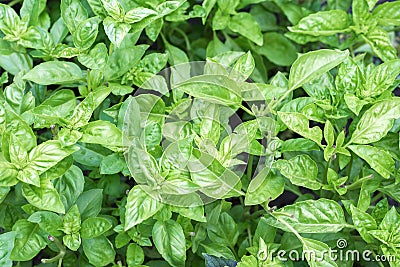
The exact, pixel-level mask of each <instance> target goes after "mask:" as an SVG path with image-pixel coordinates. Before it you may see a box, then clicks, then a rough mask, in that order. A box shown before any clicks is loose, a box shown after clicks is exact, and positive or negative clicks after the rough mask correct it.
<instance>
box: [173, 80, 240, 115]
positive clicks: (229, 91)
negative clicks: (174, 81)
mask: <svg viewBox="0 0 400 267" xmlns="http://www.w3.org/2000/svg"><path fill="white" fill-rule="evenodd" d="M175 89H179V90H182V91H184V92H185V93H187V94H189V95H192V96H194V97H198V98H202V99H205V100H207V101H209V102H211V103H216V104H223V105H228V106H233V107H239V106H240V105H241V102H242V98H241V96H240V88H239V87H238V85H237V84H236V82H235V81H233V80H231V79H229V78H228V77H226V76H222V75H202V76H197V77H194V78H191V79H189V80H187V81H185V82H183V83H180V84H178V85H177V86H176V87H175Z"/></svg>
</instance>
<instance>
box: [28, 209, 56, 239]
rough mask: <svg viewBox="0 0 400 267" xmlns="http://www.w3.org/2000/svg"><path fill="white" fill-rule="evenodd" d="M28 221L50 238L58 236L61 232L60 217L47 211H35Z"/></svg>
mask: <svg viewBox="0 0 400 267" xmlns="http://www.w3.org/2000/svg"><path fill="white" fill-rule="evenodd" d="M28 221H30V222H32V223H37V224H39V227H40V228H41V229H42V230H43V231H45V232H46V233H48V234H50V235H52V236H60V235H62V232H61V231H60V230H59V229H60V228H61V227H62V219H61V217H60V216H58V215H57V214H55V213H53V212H49V211H37V212H35V213H33V214H32V215H31V216H30V217H29V218H28Z"/></svg>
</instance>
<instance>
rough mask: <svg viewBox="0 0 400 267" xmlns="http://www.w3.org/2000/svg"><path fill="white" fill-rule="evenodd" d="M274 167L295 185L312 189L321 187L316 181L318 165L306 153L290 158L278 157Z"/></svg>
mask: <svg viewBox="0 0 400 267" xmlns="http://www.w3.org/2000/svg"><path fill="white" fill-rule="evenodd" d="M274 167H276V168H278V169H279V171H280V172H281V173H282V174H283V175H284V176H285V177H287V178H289V179H290V181H291V182H292V183H293V184H295V185H299V186H304V187H307V188H310V189H313V190H318V189H320V188H321V184H320V182H318V181H317V175H318V166H317V164H316V163H315V161H313V160H312V159H311V158H310V157H309V156H308V155H304V154H300V155H298V156H296V157H294V158H291V159H290V160H283V159H280V160H278V161H276V162H275V164H274Z"/></svg>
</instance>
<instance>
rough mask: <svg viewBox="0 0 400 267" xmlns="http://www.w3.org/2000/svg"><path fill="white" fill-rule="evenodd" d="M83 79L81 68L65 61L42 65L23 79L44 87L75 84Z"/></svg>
mask: <svg viewBox="0 0 400 267" xmlns="http://www.w3.org/2000/svg"><path fill="white" fill-rule="evenodd" d="M82 78H83V75H82V70H81V69H80V68H79V66H78V65H76V64H74V63H72V62H65V61H50V62H44V63H41V64H39V65H37V66H36V67H34V68H33V69H32V70H31V71H29V72H28V73H27V74H25V75H24V77H23V79H25V80H28V81H32V82H34V83H37V84H42V85H50V84H63V83H73V82H77V81H79V80H81V79H82Z"/></svg>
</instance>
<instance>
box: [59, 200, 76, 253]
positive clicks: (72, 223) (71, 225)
mask: <svg viewBox="0 0 400 267" xmlns="http://www.w3.org/2000/svg"><path fill="white" fill-rule="evenodd" d="M60 229H61V230H62V231H63V232H64V233H66V234H74V233H79V230H80V229H81V214H80V213H79V209H78V206H77V205H74V206H72V207H71V208H70V209H69V210H68V211H67V213H66V214H65V216H64V218H63V225H62V227H61V228H60ZM79 238H80V237H79ZM78 247H79V246H78ZM76 249H78V248H76ZM76 249H74V250H76Z"/></svg>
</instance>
